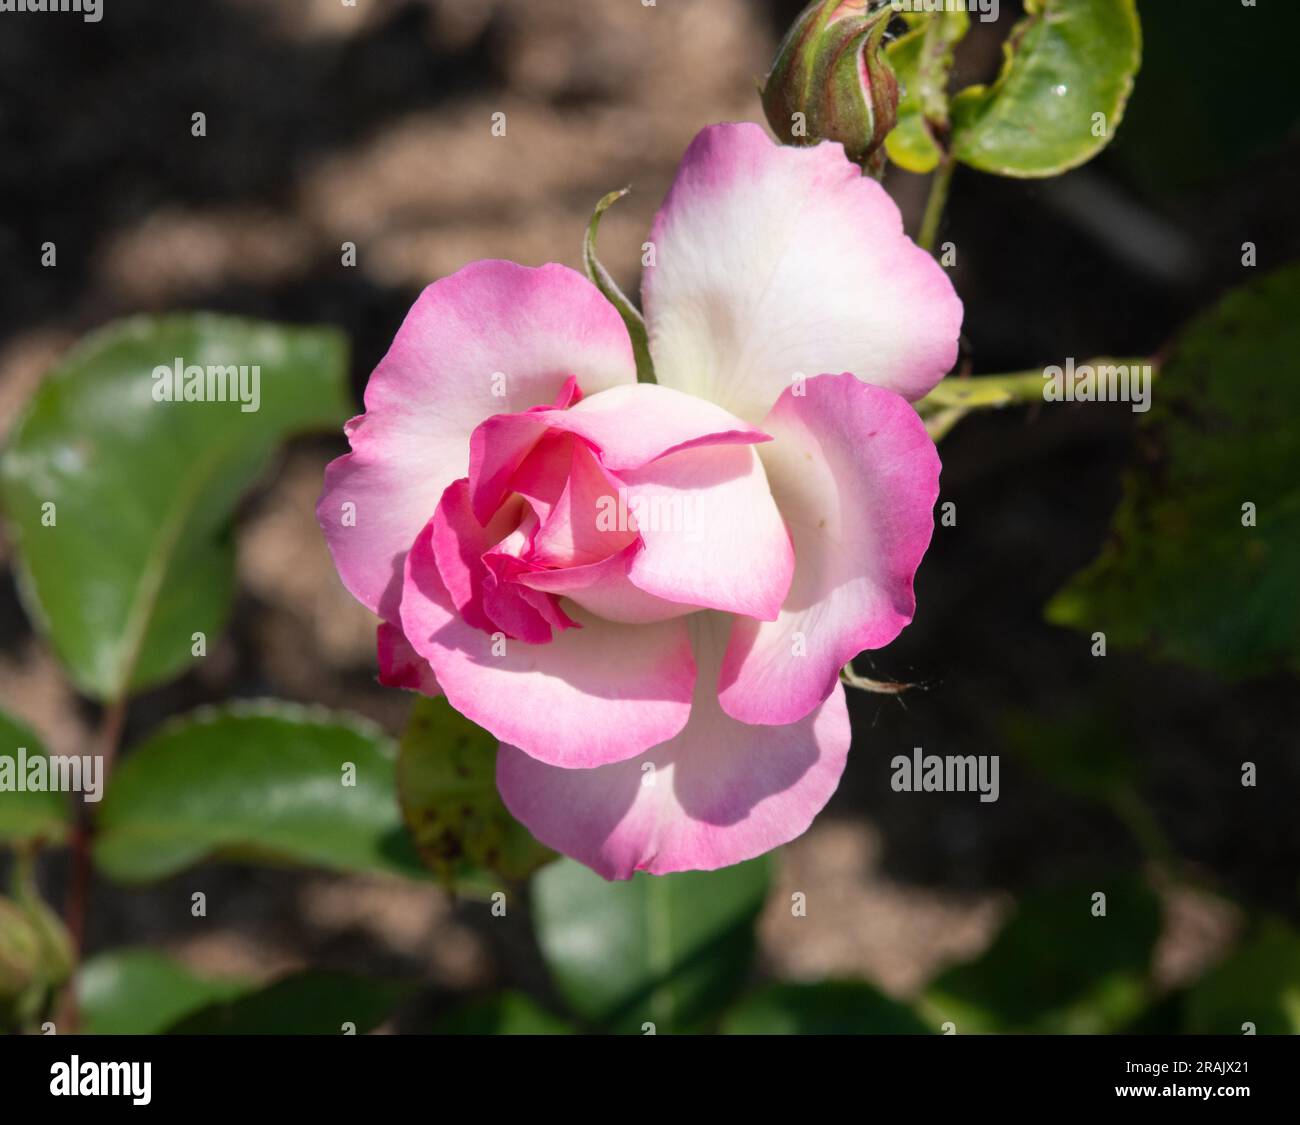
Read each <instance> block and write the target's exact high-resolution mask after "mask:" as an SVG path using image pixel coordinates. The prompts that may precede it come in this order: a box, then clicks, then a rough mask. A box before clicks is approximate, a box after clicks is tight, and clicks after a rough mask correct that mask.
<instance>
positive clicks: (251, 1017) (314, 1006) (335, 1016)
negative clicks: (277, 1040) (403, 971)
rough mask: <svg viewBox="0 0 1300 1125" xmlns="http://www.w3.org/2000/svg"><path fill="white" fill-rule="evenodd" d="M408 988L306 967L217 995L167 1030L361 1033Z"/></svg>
mask: <svg viewBox="0 0 1300 1125" xmlns="http://www.w3.org/2000/svg"><path fill="white" fill-rule="evenodd" d="M409 991H410V986H409V985H407V984H403V983H401V982H399V981H388V980H373V979H370V978H367V977H359V976H354V975H352V974H350V973H331V972H318V971H312V972H305V973H297V974H295V975H293V976H289V977H285V978H284V979H282V980H278V981H276V982H275V983H274V984H270V985H267V986H266V987H265V988H260V989H258V990H256V991H255V992H246V993H244V994H243V995H240V996H235V997H233V998H231V999H228V1000H219V1001H217V1002H216V1003H213V1004H210V1005H208V1006H207V1007H205V1008H201V1009H200V1010H198V1011H196V1012H194V1013H193V1014H192V1015H188V1016H186V1017H184V1018H183V1019H181V1020H179V1021H178V1022H177V1023H175V1024H173V1025H172V1026H171V1027H170V1028H168V1034H171V1035H365V1034H366V1033H367V1032H370V1031H374V1029H375V1028H376V1027H378V1026H379V1025H380V1024H381V1023H383V1022H384V1020H386V1019H387V1018H388V1017H389V1016H390V1015H391V1014H392V1012H393V1009H394V1008H396V1007H397V1005H398V1004H399V1003H400V1002H401V1000H402V999H403V997H404V996H405V995H406V994H407V993H408V992H409Z"/></svg>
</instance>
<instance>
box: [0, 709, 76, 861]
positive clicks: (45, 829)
mask: <svg viewBox="0 0 1300 1125" xmlns="http://www.w3.org/2000/svg"><path fill="white" fill-rule="evenodd" d="M24 754H25V757H26V761H29V762H30V761H31V760H32V759H33V758H34V757H35V756H36V755H38V754H40V755H46V754H47V751H46V749H45V747H44V746H43V745H41V740H40V739H39V738H37V737H36V735H35V734H34V733H33V732H32V731H31V730H30V729H28V728H27V727H26V726H24V725H23V724H22V723H20V722H18V721H17V720H16V719H14V718H12V717H10V716H9V715H6V714H5V713H4V712H2V711H0V843H14V842H17V841H21V840H46V841H49V842H50V843H61V842H62V841H63V840H64V839H65V838H66V836H67V834H68V828H69V826H70V825H71V824H72V805H71V802H70V800H69V797H68V794H66V793H51V792H49V791H48V790H29V791H26V792H21V793H20V792H18V785H19V775H20V774H23V775H24V776H28V771H27V770H26V769H24V768H23V766H24ZM47 776H48V774H47ZM23 784H24V785H25V784H26V782H25V781H24V782H23ZM46 784H48V782H47V783H46Z"/></svg>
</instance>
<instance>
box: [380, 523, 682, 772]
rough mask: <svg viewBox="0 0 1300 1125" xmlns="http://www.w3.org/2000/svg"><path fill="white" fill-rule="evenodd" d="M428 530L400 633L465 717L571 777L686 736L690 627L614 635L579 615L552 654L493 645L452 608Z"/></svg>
mask: <svg viewBox="0 0 1300 1125" xmlns="http://www.w3.org/2000/svg"><path fill="white" fill-rule="evenodd" d="M431 532H432V528H426V530H425V531H423V532H421V533H420V535H419V537H418V538H417V539H416V541H415V544H414V546H413V547H412V548H411V551H410V553H409V555H408V556H407V560H406V583H405V586H404V588H403V594H402V629H403V632H404V633H405V634H406V637H407V639H408V640H409V641H410V643H411V646H412V647H413V648H414V649H415V651H416V652H417V653H419V654H420V655H421V656H422V657H424V659H425V660H427V661H428V662H429V665H430V667H432V668H433V671H434V674H435V675H436V676H437V678H438V683H439V685H440V686H441V687H442V690H443V692H444V693H445V694H446V696H447V699H448V700H449V701H450V702H451V705H452V706H453V707H455V708H456V709H457V710H458V711H460V712H461V713H463V714H464V715H466V716H467V717H468V718H470V719H472V720H473V721H474V722H476V723H478V724H479V726H481V727H485V728H486V729H487V730H489V731H491V732H492V733H493V734H495V735H496V736H497V737H498V738H499V739H501V740H502V741H503V742H510V743H512V744H513V745H515V746H518V747H520V748H521V749H522V750H524V751H525V752H527V753H529V754H532V755H533V756H535V757H536V758H538V759H539V760H540V761H544V762H548V763H550V764H552V765H557V766H564V767H570V768H571V767H588V766H595V765H603V764H605V763H607V762H617V761H622V760H623V759H625V758H631V757H635V756H636V755H637V754H640V753H642V752H643V751H645V750H646V749H648V748H649V747H651V746H656V745H658V744H659V743H661V742H664V741H666V740H667V739H669V738H671V737H672V736H673V735H675V734H676V733H677V732H678V731H679V730H681V728H682V727H683V726H685V724H686V720H687V717H688V715H689V713H690V706H691V702H690V701H691V693H692V690H693V686H694V682H695V661H694V659H693V657H692V656H691V646H690V636H689V633H688V631H687V629H686V625H685V623H684V622H683V621H681V620H675V621H667V622H663V623H662V624H654V625H617V624H612V623H610V622H608V621H602V620H600V619H598V618H594V617H590V616H588V615H586V614H582V613H581V612H578V611H575V612H574V614H573V616H574V618H575V619H576V620H577V621H578V622H579V624H580V625H581V626H582V627H581V628H579V629H569V630H567V631H565V632H561V633H557V634H556V635H555V638H554V640H552V641H551V642H550V643H549V644H543V645H531V644H527V643H525V642H524V641H511V640H504V639H503V638H502V637H500V636H498V637H495V638H494V637H491V636H488V635H487V634H485V633H483V632H481V631H480V630H478V629H475V628H474V627H473V626H471V625H468V624H467V623H466V622H465V621H464V620H463V619H462V618H461V616H460V614H458V613H457V612H456V610H455V607H454V606H453V605H452V603H451V599H450V598H449V597H448V594H447V590H446V588H445V587H444V585H443V583H442V579H441V577H440V576H439V574H438V568H437V566H436V565H435V563H434V558H433V547H432V539H431Z"/></svg>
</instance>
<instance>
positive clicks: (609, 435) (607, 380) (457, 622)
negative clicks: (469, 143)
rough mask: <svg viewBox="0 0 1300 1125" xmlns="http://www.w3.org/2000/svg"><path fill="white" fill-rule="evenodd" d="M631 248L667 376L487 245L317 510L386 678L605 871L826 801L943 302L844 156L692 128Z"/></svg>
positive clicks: (760, 828) (916, 455)
mask: <svg viewBox="0 0 1300 1125" xmlns="http://www.w3.org/2000/svg"><path fill="white" fill-rule="evenodd" d="M650 239H651V242H652V243H653V246H654V250H655V256H654V260H655V264H654V265H653V266H651V267H649V268H647V269H646V271H645V276H644V278H643V282H642V297H643V303H644V307H645V318H646V323H647V328H648V333H649V341H650V350H651V354H652V356H653V360H654V366H655V372H656V376H657V380H658V382H657V384H647V383H638V382H637V380H636V365H635V361H634V358H633V351H632V345H631V342H630V339H629V336H628V333H627V330H626V328H625V326H624V324H623V321H622V320H621V318H620V316H619V314H618V312H617V311H616V310H615V309H614V307H613V306H612V305H611V304H610V303H609V302H608V301H607V300H606V299H605V298H604V297H603V296H602V295H601V293H600V292H599V291H598V290H597V289H596V288H595V287H594V286H593V285H592V284H591V283H589V282H588V281H587V280H586V279H585V278H584V277H582V276H581V275H579V274H577V273H575V272H573V271H572V270H569V269H567V268H565V267H563V266H559V265H547V266H543V267H542V268H540V269H529V268H525V267H524V266H519V265H515V264H513V263H510V262H501V261H484V262H476V263H474V264H472V265H469V266H467V267H465V268H464V269H462V270H461V271H459V272H458V273H456V274H454V275H452V276H451V277H447V278H444V279H443V280H441V281H438V282H436V283H434V284H433V285H430V286H429V287H428V288H427V289H426V290H425V291H424V293H423V294H421V296H420V298H419V299H418V300H417V302H416V304H415V306H414V307H413V308H412V309H411V311H410V313H409V314H408V316H407V318H406V320H405V322H404V323H403V325H402V327H401V329H400V330H399V332H398V334H397V337H396V339H395V340H394V341H393V345H392V347H391V349H390V350H389V352H388V354H387V355H386V356H385V357H384V359H383V361H382V362H381V363H380V364H379V366H378V367H377V368H376V370H375V372H374V374H373V375H372V377H371V379H370V382H369V385H368V386H367V388H366V394H365V407H366V410H365V413H364V414H362V415H361V416H360V417H358V418H355V419H353V420H352V421H351V422H350V423H349V424H348V426H347V435H348V438H349V440H350V442H351V448H352V452H351V453H349V454H348V455H346V456H344V457H341V458H339V459H338V460H337V461H335V462H334V463H333V464H331V465H330V466H329V469H328V470H327V472H326V478H325V489H324V493H323V495H322V496H321V499H320V504H319V507H318V510H317V515H318V518H319V520H320V524H321V527H322V529H323V530H324V532H325V537H326V539H327V541H328V543H329V547H330V550H331V552H332V553H333V556H334V561H335V563H336V565H337V567H338V570H339V574H340V575H341V576H342V579H343V581H344V583H345V584H346V586H347V588H348V589H349V590H350V591H351V592H352V593H353V595H355V596H356V598H357V599H358V600H360V601H361V602H362V603H363V604H364V605H366V606H367V607H368V608H369V609H371V610H372V611H374V612H375V613H376V614H377V615H379V617H381V618H382V620H383V623H382V624H381V625H380V627H379V664H380V671H381V678H382V680H383V681H384V682H385V683H389V684H393V685H397V686H401V687H406V688H411V689H414V690H417V691H421V692H424V693H426V694H436V693H438V692H439V691H441V692H443V693H445V695H446V696H447V699H448V700H449V701H450V702H451V704H452V705H453V706H454V707H456V708H457V710H459V711H461V712H462V713H464V714H465V715H466V716H468V717H469V718H470V719H472V720H473V721H474V722H476V723H478V724H479V725H480V726H482V727H484V728H486V729H487V730H488V731H490V732H491V733H492V734H494V735H495V736H496V737H497V738H499V739H500V741H501V750H500V753H499V755H498V760H497V781H498V785H499V787H500V790H501V795H502V798H503V799H504V801H505V803H506V805H507V807H508V808H509V809H510V811H511V812H512V813H513V814H514V815H515V816H516V817H517V818H518V819H519V820H521V821H522V822H523V823H524V824H526V825H527V826H528V827H529V828H530V829H531V830H532V832H533V833H534V834H535V835H536V836H537V838H538V839H540V840H541V841H543V842H544V843H546V844H548V845H550V846H551V847H554V848H556V849H558V850H560V851H562V852H565V853H567V854H568V855H570V856H573V857H575V858H576V859H579V860H581V861H582V862H583V863H586V864H587V865H589V866H590V867H592V868H593V869H595V870H596V871H598V872H599V873H600V874H602V875H604V876H605V877H607V878H627V877H629V876H630V875H631V874H632V873H633V872H635V871H641V870H644V871H650V872H653V873H655V874H664V873H667V872H671V871H681V870H686V869H713V868H718V867H723V866H726V865H728V864H733V863H737V862H740V861H741V860H745V859H748V858H750V857H752V856H756V855H759V854H761V853H762V852H765V851H768V850H769V849H771V848H773V847H776V846H777V845H779V844H782V843H785V842H787V841H789V840H791V839H793V838H794V837H796V836H798V835H800V834H801V833H802V832H803V831H804V830H805V829H806V828H807V827H808V825H809V824H810V823H811V822H812V820H813V818H814V817H815V816H816V814H817V813H818V811H819V810H820V809H821V808H822V807H823V806H824V805H825V804H826V802H827V800H828V799H829V798H830V796H831V794H832V793H833V792H834V790H835V787H836V785H837V784H838V782H839V778H840V775H841V773H842V772H843V769H844V764H845V759H846V756H847V753H848V749H849V741H850V732H849V720H848V712H847V709H846V705H845V699H844V692H843V688H842V687H841V686H840V683H839V670H840V668H841V667H842V666H843V665H844V664H845V662H846V661H848V660H850V659H851V658H852V657H853V656H854V655H856V654H857V653H858V652H860V651H861V650H863V649H869V648H879V647H881V646H882V645H886V644H888V643H889V642H890V641H891V640H893V638H894V637H896V636H897V635H898V633H899V631H900V630H901V629H902V628H903V627H904V626H905V625H906V624H907V623H908V622H909V621H910V620H911V617H912V614H913V611H914V607H915V599H914V596H913V592H912V581H913V576H914V575H915V573H916V569H917V567H918V565H919V564H920V561H921V557H922V555H923V554H924V553H925V550H926V547H927V546H928V544H929V541H930V536H931V533H932V531H933V515H932V510H933V506H934V502H935V499H936V497H937V494H938V479H939V458H938V455H937V453H936V451H935V448H934V445H933V443H932V442H931V441H930V439H929V437H928V436H927V433H926V430H925V427H924V425H923V424H922V422H921V420H920V418H919V417H918V415H917V414H916V411H915V410H914V408H913V407H912V406H911V402H913V401H915V400H916V399H918V398H920V397H921V396H923V395H924V394H926V392H927V391H929V390H930V388H931V387H933V386H934V385H935V383H936V382H938V380H939V379H940V378H941V377H942V376H943V375H944V373H945V372H946V371H947V370H948V369H949V368H950V367H951V366H952V364H953V362H954V360H955V357H956V350H957V335H958V331H959V328H960V323H961V314H962V310H961V303H960V301H959V300H958V298H957V296H956V294H955V293H954V292H953V289H952V286H951V284H950V283H949V282H948V279H947V277H946V276H945V274H944V273H943V271H942V270H941V269H940V268H939V267H938V266H937V265H936V264H935V263H934V261H933V260H932V259H931V258H930V256H929V255H928V254H926V253H924V252H923V251H921V250H920V249H918V248H917V247H916V246H915V245H914V244H913V243H912V242H911V241H910V240H909V239H908V238H907V237H906V236H905V235H904V233H903V228H902V223H901V220H900V217H899V213H898V210H897V208H896V207H895V206H894V204H893V202H892V201H891V200H890V198H889V197H888V195H886V193H885V192H884V191H883V190H882V189H881V187H880V186H879V184H877V183H876V182H875V181H873V180H871V179H868V178H864V177H863V176H862V175H861V173H860V172H859V170H858V169H857V168H856V167H855V166H854V165H853V164H851V163H849V161H848V160H847V159H846V158H845V155H844V151H843V149H842V148H841V147H840V146H839V145H838V144H830V143H825V144H821V145H817V146H815V147H810V148H784V147H780V146H778V145H776V144H775V143H773V142H772V141H771V140H770V139H769V138H768V136H767V135H766V134H765V133H764V132H763V131H762V130H761V129H760V128H759V127H758V126H755V125H718V126H714V127H711V128H708V129H705V130H704V131H703V132H702V133H700V134H699V136H697V137H696V139H695V140H694V142H693V143H692V144H691V146H690V148H689V149H688V150H687V152H686V155H685V157H684V159H683V161H682V165H681V167H680V169H679V170H678V173H677V177H676V180H675V182H674V184H673V186H672V190H671V191H670V192H669V194H668V198H667V199H666V200H665V202H664V205H663V207H662V209H661V210H660V211H659V213H658V215H657V217H656V218H655V221H654V227H653V230H652V232H651V235H650ZM345 510H346V511H348V512H351V513H354V518H350V519H344V518H343V513H344V512H345Z"/></svg>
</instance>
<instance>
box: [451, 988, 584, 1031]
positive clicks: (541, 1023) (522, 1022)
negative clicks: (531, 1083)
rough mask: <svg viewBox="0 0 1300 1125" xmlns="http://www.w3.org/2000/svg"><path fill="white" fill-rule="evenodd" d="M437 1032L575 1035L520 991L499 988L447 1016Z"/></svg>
mask: <svg viewBox="0 0 1300 1125" xmlns="http://www.w3.org/2000/svg"><path fill="white" fill-rule="evenodd" d="M433 1030H434V1033H435V1034H436V1035H572V1034H573V1030H574V1029H573V1028H572V1027H571V1026H570V1025H569V1024H568V1023H566V1022H565V1021H564V1020H562V1019H560V1018H559V1017H558V1016H553V1015H551V1013H550V1012H548V1011H547V1010H546V1009H545V1008H542V1007H540V1006H539V1005H538V1004H537V1003H535V1002H534V1001H533V1000H531V999H529V997H527V996H525V995H524V994H523V993H520V992H500V993H497V995H495V996H490V997H488V998H487V999H484V1000H477V1001H474V1002H472V1003H470V1004H467V1005H466V1006H465V1007H463V1008H459V1009H457V1010H456V1011H454V1012H451V1013H450V1014H448V1015H446V1016H444V1017H443V1018H442V1019H440V1020H439V1021H438V1022H437V1024H435V1026H434V1028H433Z"/></svg>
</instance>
